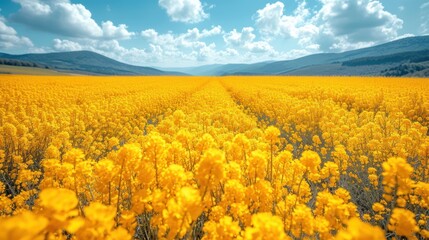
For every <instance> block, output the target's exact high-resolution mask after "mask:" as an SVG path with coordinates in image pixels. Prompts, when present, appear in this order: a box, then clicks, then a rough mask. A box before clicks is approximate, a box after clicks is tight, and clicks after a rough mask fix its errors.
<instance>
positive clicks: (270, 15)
mask: <svg viewBox="0 0 429 240" xmlns="http://www.w3.org/2000/svg"><path fill="white" fill-rule="evenodd" d="M284 9H285V5H284V4H283V3H282V2H276V3H273V4H270V3H268V4H267V5H266V6H265V7H264V8H263V9H259V10H258V11H257V15H256V26H257V27H258V28H259V31H260V32H261V33H262V34H264V35H266V36H273V35H274V36H284V37H287V38H300V37H303V36H308V35H314V34H317V33H318V31H319V29H318V28H317V27H316V26H315V25H314V24H312V23H311V22H310V21H307V20H308V17H309V16H310V11H309V10H308V9H307V8H306V2H305V1H304V2H302V3H300V4H299V6H298V8H297V9H295V11H294V13H293V15H285V14H284Z"/></svg>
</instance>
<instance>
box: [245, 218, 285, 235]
mask: <svg viewBox="0 0 429 240" xmlns="http://www.w3.org/2000/svg"><path fill="white" fill-rule="evenodd" d="M244 238H245V239H249V240H250V239H252V240H253V239H255V240H263V239H267V240H269V239H278V240H284V239H290V238H289V237H287V236H286V233H285V232H284V230H283V222H282V220H281V218H280V217H278V216H273V215H271V213H257V214H255V215H253V216H252V226H251V227H247V228H246V230H245V232H244Z"/></svg>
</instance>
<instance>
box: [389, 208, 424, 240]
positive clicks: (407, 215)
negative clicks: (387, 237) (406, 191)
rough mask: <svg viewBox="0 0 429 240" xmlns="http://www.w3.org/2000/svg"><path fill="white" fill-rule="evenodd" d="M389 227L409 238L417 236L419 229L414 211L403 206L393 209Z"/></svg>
mask: <svg viewBox="0 0 429 240" xmlns="http://www.w3.org/2000/svg"><path fill="white" fill-rule="evenodd" d="M388 228H389V230H390V231H394V232H395V233H396V234H397V235H399V236H404V237H407V238H415V233H417V232H418V231H419V227H418V226H417V222H416V219H415V215H414V213H413V212H411V211H410V210H407V209H403V208H395V209H393V213H392V216H391V217H390V221H389V226H388Z"/></svg>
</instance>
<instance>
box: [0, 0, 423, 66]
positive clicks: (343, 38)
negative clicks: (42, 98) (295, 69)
mask: <svg viewBox="0 0 429 240" xmlns="http://www.w3.org/2000/svg"><path fill="white" fill-rule="evenodd" d="M0 9H1V11H0V52H7V53H14V54H18V53H28V52H33V53H40V52H57V51H76V50H91V51H95V52H98V53H101V54H104V55H107V56H109V57H111V58H114V59H116V60H120V61H123V62H126V63H130V64H135V65H142V66H155V67H184V66H198V65H205V64H213V63H243V62H244V63H251V62H260V61H267V60H283V59H292V58H296V57H300V56H304V55H308V54H312V53H320V52H340V51H346V50H351V49H356V48H360V47H366V46H371V45H375V44H380V43H383V42H387V41H391V40H395V39H398V38H402V37H406V36H413V35H414V36H417V35H426V34H429V0H383V1H381V0H306V1H305V0H283V1H280V0H279V1H276V0H272V1H267V0H218V1H214V0H121V1H119V0H2V2H1V3H0Z"/></svg>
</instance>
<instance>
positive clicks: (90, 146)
mask: <svg viewBox="0 0 429 240" xmlns="http://www.w3.org/2000/svg"><path fill="white" fill-rule="evenodd" d="M244 83H245V84H244ZM0 93H1V94H0V239H131V238H133V239H206V240H209V239H385V238H389V239H390V238H396V239H401V238H407V239H424V238H429V224H428V219H429V216H428V215H427V214H428V211H429V170H428V168H427V165H428V163H429V136H428V127H429V105H428V103H429V85H428V84H427V81H426V80H415V79H401V81H392V80H391V79H374V78H356V79H355V78H318V79H316V78H299V79H297V78H275V77H272V78H271V77H270V78H264V77H256V78H252V77H225V78H219V79H217V78H178V77H171V78H170V77H167V78H166V77H159V78H152V77H150V78H148V77H141V78H140V77H138V78H126V77H115V78H99V77H91V78H89V77H69V78H68V79H67V81H63V79H59V78H57V77H22V76H7V77H3V78H2V79H1V81H0Z"/></svg>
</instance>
